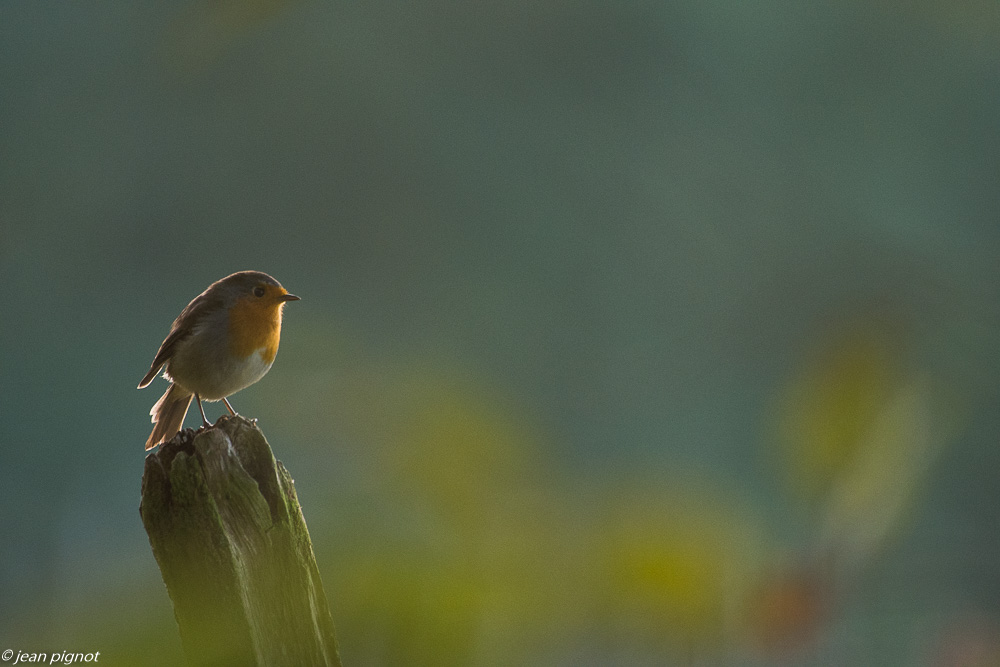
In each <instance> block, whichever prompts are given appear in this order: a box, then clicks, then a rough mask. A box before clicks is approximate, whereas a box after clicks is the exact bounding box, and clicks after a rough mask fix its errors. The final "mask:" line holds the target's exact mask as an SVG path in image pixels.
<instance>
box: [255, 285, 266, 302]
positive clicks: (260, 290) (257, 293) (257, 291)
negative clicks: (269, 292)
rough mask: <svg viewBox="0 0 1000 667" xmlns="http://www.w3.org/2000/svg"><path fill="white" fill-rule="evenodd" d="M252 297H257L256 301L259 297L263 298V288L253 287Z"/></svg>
mask: <svg viewBox="0 0 1000 667" xmlns="http://www.w3.org/2000/svg"><path fill="white" fill-rule="evenodd" d="M253 295H254V296H255V297H257V298H258V299H259V298H260V297H262V296H264V288H263V287H254V288H253Z"/></svg>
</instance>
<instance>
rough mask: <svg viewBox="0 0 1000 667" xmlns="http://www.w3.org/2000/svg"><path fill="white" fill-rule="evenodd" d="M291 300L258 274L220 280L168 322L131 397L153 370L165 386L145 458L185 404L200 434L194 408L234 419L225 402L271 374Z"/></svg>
mask: <svg viewBox="0 0 1000 667" xmlns="http://www.w3.org/2000/svg"><path fill="white" fill-rule="evenodd" d="M298 300H299V297H297V296H295V295H294V294H289V293H288V291H287V290H286V289H285V288H284V287H282V286H281V283H279V282H278V281H277V280H275V279H274V278H272V277H271V276H269V275H267V274H266V273H261V272H260V271H240V272H239V273H234V274H233V275H231V276H226V277H225V278H223V279H222V280H219V281H216V282H214V283H212V284H211V285H209V286H208V289H206V290H205V291H204V292H202V293H201V294H199V295H198V296H196V297H195V298H194V300H192V301H191V303H189V304H188V305H187V307H186V308H184V310H182V311H181V314H180V315H178V316H177V319H176V320H174V323H173V325H172V326H171V327H170V333H169V334H168V335H167V338H166V340H164V341H163V344H162V345H160V349H159V351H158V352H157V353H156V356H155V357H154V358H153V365H152V366H150V367H149V372H148V373H146V377H144V378H142V382H140V383H139V389H142V388H143V387H145V386H146V385H148V384H149V383H150V382H152V381H153V378H155V377H156V374H157V373H159V372H160V369H161V368H162V369H163V377H164V378H166V379H167V380H169V381H170V386H169V387H167V391H166V392H165V393H164V394H163V396H161V397H160V400H158V401H157V402H156V405H154V406H153V409H152V410H150V411H149V414H150V415H152V417H153V419H152V421H153V423H154V424H155V426H154V427H153V432H152V433H150V435H149V439H148V440H147V441H146V449H147V451H148V450H150V449H152V448H153V447H156V446H157V445H159V444H160V443H161V442H166V441H167V440H170V439H171V438H173V437H174V435H175V434H176V433H177V432H178V431H179V430H180V429H181V426H183V425H184V417H185V415H187V411H188V407H190V405H191V399H192V398H194V399H195V400H197V401H198V410H200V411H201V420H202V424H203V425H204V426H206V427H207V426H211V424H210V423H209V421H208V419H207V418H206V417H205V408H203V407H202V405H201V402H202V400H206V401H219V400H221V401H222V402H224V403H225V404H226V408H227V409H228V410H229V412H230V414H232V415H233V416H235V415H236V411H235V410H233V406H232V405H230V404H229V401H228V400H226V397H227V396H231V395H232V394H235V393H236V392H238V391H239V390H240V389H244V388H246V387H249V386H250V385H252V384H253V383H254V382H256V381H257V380H259V379H261V378H262V377H264V374H265V373H267V371H268V370H269V369H270V368H271V364H272V363H274V357H275V355H276V354H277V353H278V340H279V338H280V337H281V312H282V310H283V309H284V306H285V303H287V302H288V301H298Z"/></svg>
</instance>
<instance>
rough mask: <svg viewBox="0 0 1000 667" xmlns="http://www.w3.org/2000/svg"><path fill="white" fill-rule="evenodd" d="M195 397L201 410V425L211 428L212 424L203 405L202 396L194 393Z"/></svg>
mask: <svg viewBox="0 0 1000 667" xmlns="http://www.w3.org/2000/svg"><path fill="white" fill-rule="evenodd" d="M194 399H195V400H196V401H198V409H199V410H201V426H202V428H211V426H212V424H211V423H210V422H209V421H208V417H206V416H205V408H203V407H202V405H201V396H199V395H198V394H195V395H194Z"/></svg>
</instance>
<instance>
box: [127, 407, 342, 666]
mask: <svg viewBox="0 0 1000 667" xmlns="http://www.w3.org/2000/svg"><path fill="white" fill-rule="evenodd" d="M140 513H141V515H142V521H143V524H144V525H145V527H146V533H147V534H148V535H149V543H150V545H151V546H152V547H153V555H154V556H155V557H156V562H157V563H158V564H159V566H160V572H161V574H162V575H163V581H164V583H165V584H166V586H167V591H168V593H169V594H170V599H171V600H172V601H173V605H174V616H175V617H176V619H177V624H178V626H179V629H180V637H181V644H182V645H183V647H184V654H185V656H186V657H187V659H188V661H189V662H190V663H191V664H195V665H248V666H249V665H261V666H263V665H268V666H277V665H337V666H339V665H340V659H339V657H338V654H337V642H336V638H335V636H334V629H333V619H332V617H331V616H330V608H329V605H328V604H327V601H326V595H325V593H324V592H323V584H322V582H321V581H320V577H319V571H318V570H317V568H316V559H315V557H314V555H313V550H312V543H311V542H310V540H309V531H308V530H307V529H306V523H305V520H304V519H303V518H302V510H301V508H300V507H299V502H298V499H297V497H296V495H295V486H294V484H293V483H292V478H291V476H290V475H289V474H288V471H287V470H285V467H284V466H283V465H281V462H279V461H275V459H274V455H273V454H272V452H271V448H270V446H269V445H268V444H267V440H265V438H264V434H263V433H261V431H260V429H258V428H257V425H256V424H254V423H253V422H251V421H248V420H246V419H243V418H242V417H223V418H221V419H220V420H219V421H218V422H217V423H216V425H215V426H214V427H213V428H210V429H207V430H204V431H201V432H199V433H197V434H194V432H193V431H190V430H187V431H182V432H181V433H180V434H178V435H177V437H175V438H174V439H173V440H171V441H170V442H169V443H165V444H164V445H163V446H161V447H160V448H159V450H157V451H154V452H153V453H151V454H149V455H148V456H147V457H146V467H145V471H144V472H143V477H142V504H141V506H140Z"/></svg>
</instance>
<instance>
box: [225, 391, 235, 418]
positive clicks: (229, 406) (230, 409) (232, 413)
mask: <svg viewBox="0 0 1000 667" xmlns="http://www.w3.org/2000/svg"><path fill="white" fill-rule="evenodd" d="M222 402H223V403H225V404H226V407H227V408H229V414H231V415H232V416H234V417H236V416H237V414H236V410H233V406H231V405H229V401H228V400H226V397H225V396H223V397H222Z"/></svg>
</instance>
